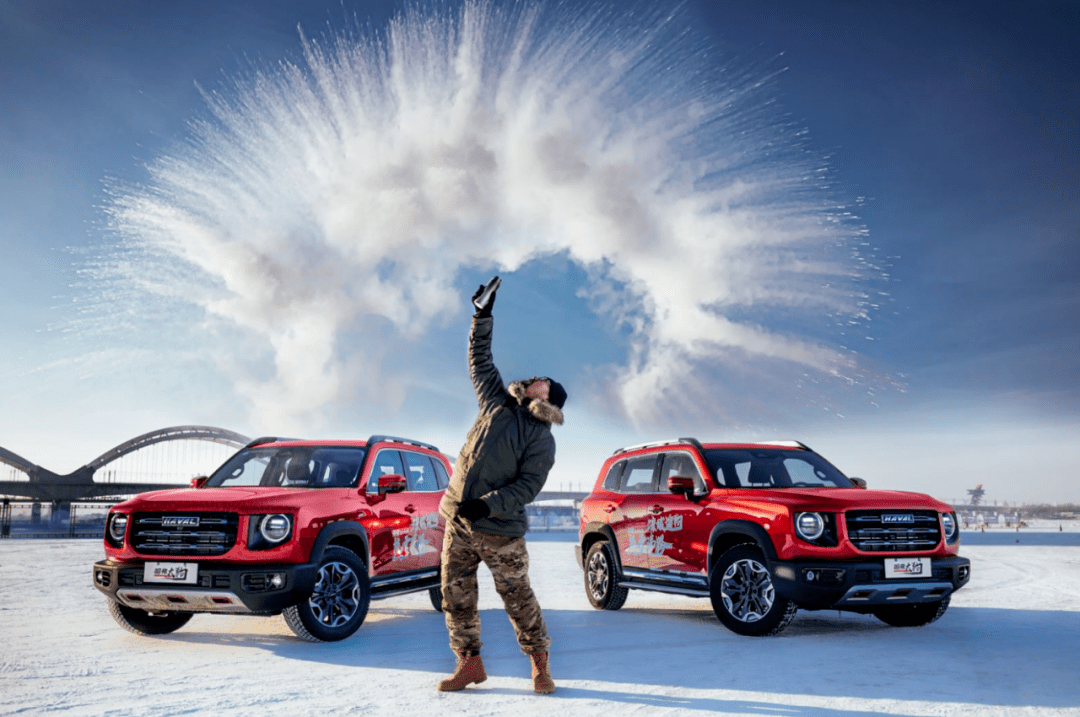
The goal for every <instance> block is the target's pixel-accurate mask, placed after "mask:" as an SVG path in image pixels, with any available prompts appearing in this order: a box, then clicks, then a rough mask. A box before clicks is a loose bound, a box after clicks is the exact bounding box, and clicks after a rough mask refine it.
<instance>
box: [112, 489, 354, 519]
mask: <svg viewBox="0 0 1080 717" xmlns="http://www.w3.org/2000/svg"><path fill="white" fill-rule="evenodd" d="M355 490H356V489H355V488H318V489H311V488H263V487H258V486H252V487H246V488H240V487H237V488H199V489H192V488H184V489H179V490H159V491H153V492H151V493H141V494H139V495H137V496H135V497H134V498H131V499H130V500H126V501H124V502H123V503H121V504H120V505H118V506H117V507H118V508H127V509H129V510H131V511H142V510H148V511H164V510H183V511H213V510H228V511H235V512H238V513H249V514H250V513H260V512H265V511H266V510H267V509H274V510H283V509H287V508H292V509H297V508H300V507H302V506H305V505H310V504H311V503H314V502H318V503H322V502H325V501H339V500H342V499H343V498H344V497H345V495H346V494H349V493H355Z"/></svg>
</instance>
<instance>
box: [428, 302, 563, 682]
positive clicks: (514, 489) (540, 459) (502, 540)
mask: <svg viewBox="0 0 1080 717" xmlns="http://www.w3.org/2000/svg"><path fill="white" fill-rule="evenodd" d="M483 288H484V287H481V291H482V290H483ZM481 291H477V293H476V296H474V297H473V298H474V299H476V298H477V297H478V296H479V295H480V293H481ZM494 299H495V297H494V295H492V296H491V300H490V301H489V302H488V303H487V305H486V306H484V307H483V308H480V309H478V310H477V311H476V314H475V315H474V317H473V323H472V331H471V333H470V335H469V373H470V375H471V377H472V381H473V386H474V387H475V388H476V395H477V398H478V399H479V402H480V415H479V416H477V418H476V423H474V424H473V427H472V429H471V430H470V431H469V435H468V437H467V438H466V439H465V445H464V446H463V447H462V449H461V454H460V455H459V456H458V459H457V463H456V464H455V466H454V475H453V478H452V479H451V480H450V486H449V487H448V488H447V490H446V494H445V495H444V496H443V499H442V502H441V503H440V504H439V514H440V515H442V516H443V518H445V519H446V533H445V536H444V538H443V550H442V594H443V603H442V606H443V612H444V613H445V615H446V627H447V629H448V630H449V632H450V648H451V649H452V650H453V651H454V652H455V653H456V654H457V656H458V664H457V669H456V670H455V671H454V674H453V675H452V676H451V677H449V678H448V679H445V680H443V681H441V682H440V683H439V689H440V690H443V691H453V690H460V689H463V688H464V687H465V686H466V685H469V684H471V683H480V682H483V681H484V680H486V679H487V674H486V673H485V672H484V663H483V662H482V661H481V659H480V646H481V642H480V613H479V611H478V609H477V593H478V590H477V581H476V569H477V566H478V565H479V564H480V561H481V560H482V561H484V563H485V564H486V565H487V566H488V568H489V569H490V570H491V575H492V577H493V578H494V579H495V589H496V591H498V593H499V595H500V597H502V599H503V604H504V605H505V607H506V612H507V615H509V617H510V621H511V623H512V624H513V626H514V630H515V632H516V633H517V639H518V644H519V645H520V646H521V651H522V652H524V653H525V654H526V655H528V656H529V658H530V660H531V661H532V665H533V672H532V674H533V689H534V690H535V691H537V692H540V693H550V692H554V691H555V683H554V682H553V681H552V679H551V673H550V671H549V670H548V664H547V657H548V647H549V645H550V644H551V640H550V639H549V638H548V633H547V626H546V625H545V624H544V618H543V615H541V613H540V605H539V603H538V602H537V600H536V596H535V595H534V594H533V591H532V588H531V587H530V585H529V572H528V571H529V554H528V552H527V551H526V548H525V538H524V535H525V531H526V530H527V529H528V520H527V518H526V517H525V506H526V505H527V504H528V503H531V502H532V501H533V499H534V498H536V494H537V493H539V492H540V489H541V488H543V487H544V482H545V481H546V480H547V475H548V471H549V470H551V466H552V464H553V463H554V462H555V438H554V437H553V436H552V435H551V424H553V423H555V424H561V423H562V422H563V415H562V406H563V404H564V403H565V402H566V391H565V390H564V389H563V387H562V386H561V385H560V384H559V383H558V382H556V381H552V380H551V379H549V378H532V379H529V380H528V381H515V382H513V383H511V384H510V386H509V387H505V386H504V385H503V382H502V378H501V377H500V376H499V371H498V370H497V369H496V368H495V364H494V363H493V362H492V358H491V330H492V324H493V323H494V319H492V318H491V307H492V304H493V303H494Z"/></svg>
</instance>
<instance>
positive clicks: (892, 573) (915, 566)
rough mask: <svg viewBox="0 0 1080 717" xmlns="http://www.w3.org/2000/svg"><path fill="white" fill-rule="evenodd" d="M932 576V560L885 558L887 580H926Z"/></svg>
mask: <svg viewBox="0 0 1080 717" xmlns="http://www.w3.org/2000/svg"><path fill="white" fill-rule="evenodd" d="M930 574H931V571H930V558H885V577H886V578H925V577H929V576H930Z"/></svg>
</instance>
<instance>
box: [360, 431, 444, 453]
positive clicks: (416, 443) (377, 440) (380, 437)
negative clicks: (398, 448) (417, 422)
mask: <svg viewBox="0 0 1080 717" xmlns="http://www.w3.org/2000/svg"><path fill="white" fill-rule="evenodd" d="M382 441H393V442H394V443H404V444H406V445H410V446H420V447H421V448H427V449H428V450H429V451H435V452H436V453H442V451H440V450H439V449H438V448H436V447H435V446H433V445H431V444H430V443H423V442H421V441H414V440H413V439H411V438H398V437H397V436H384V435H381V434H375V435H374V436H372V437H371V438H369V439H367V442H368V445H371V444H372V443H381V442H382Z"/></svg>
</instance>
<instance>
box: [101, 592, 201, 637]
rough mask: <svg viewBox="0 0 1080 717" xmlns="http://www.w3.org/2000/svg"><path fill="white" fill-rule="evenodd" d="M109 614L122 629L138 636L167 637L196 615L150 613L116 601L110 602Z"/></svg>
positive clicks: (186, 613)
mask: <svg viewBox="0 0 1080 717" xmlns="http://www.w3.org/2000/svg"><path fill="white" fill-rule="evenodd" d="M109 614H110V615H112V616H113V620H116V622H117V624H118V625H120V627H122V628H124V629H125V630H127V631H128V632H134V633H135V634H136V635H167V634H169V633H170V632H175V631H176V630H179V629H180V628H182V627H183V626H184V625H186V624H187V623H188V620H190V619H191V618H192V616H193V615H194V613H190V612H156V613H149V612H147V611H146V610H139V609H138V608H134V607H128V606H127V605H121V604H120V603H118V602H116V601H114V600H109Z"/></svg>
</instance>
